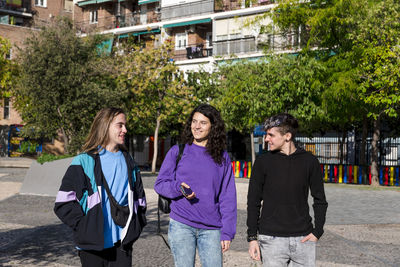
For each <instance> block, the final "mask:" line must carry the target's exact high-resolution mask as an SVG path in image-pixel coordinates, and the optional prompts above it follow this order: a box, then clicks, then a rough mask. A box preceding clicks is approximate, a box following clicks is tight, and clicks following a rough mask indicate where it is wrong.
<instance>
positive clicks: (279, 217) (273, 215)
mask: <svg viewBox="0 0 400 267" xmlns="http://www.w3.org/2000/svg"><path fill="white" fill-rule="evenodd" d="M309 190H311V195H312V197H313V199H314V204H313V208H314V226H313V224H312V219H311V216H310V214H309V206H308V195H309ZM261 203H262V212H261V217H260V208H261ZM327 207H328V203H327V202H326V199H325V192H324V184H323V180H322V172H321V167H320V164H319V162H318V159H317V158H316V157H315V156H313V155H312V154H311V153H309V152H306V151H305V150H303V149H300V148H297V150H296V151H295V152H294V153H293V154H291V155H285V154H283V153H281V152H277V151H272V152H267V153H266V154H263V155H261V156H260V157H258V158H257V160H256V161H255V163H254V167H253V170H252V174H251V178H250V184H249V191H248V196H247V227H248V230H247V233H248V235H249V236H254V235H256V234H257V233H258V234H264V235H271V236H279V237H289V236H302V235H308V234H309V233H313V234H314V235H315V237H317V238H320V237H321V236H322V234H323V232H324V230H323V227H324V224H325V215H326V210H327Z"/></svg>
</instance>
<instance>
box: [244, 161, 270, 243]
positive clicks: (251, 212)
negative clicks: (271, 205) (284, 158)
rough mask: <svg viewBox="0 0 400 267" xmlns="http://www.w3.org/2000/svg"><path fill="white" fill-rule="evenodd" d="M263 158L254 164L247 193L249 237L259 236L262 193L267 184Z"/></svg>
mask: <svg viewBox="0 0 400 267" xmlns="http://www.w3.org/2000/svg"><path fill="white" fill-rule="evenodd" d="M263 158H264V157H259V158H257V159H256V161H255V162H254V166H253V170H252V173H251V178H250V183H249V190H248V193H247V235H248V236H253V235H256V234H257V231H258V223H259V218H260V209H261V201H262V193H263V187H264V182H265V175H266V174H265V173H264V168H263V165H264V164H263V163H262V162H263Z"/></svg>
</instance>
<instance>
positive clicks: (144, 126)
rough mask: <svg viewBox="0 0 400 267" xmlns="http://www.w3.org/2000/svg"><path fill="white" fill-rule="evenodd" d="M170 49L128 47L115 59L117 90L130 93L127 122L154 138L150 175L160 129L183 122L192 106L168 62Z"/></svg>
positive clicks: (170, 46) (181, 80) (187, 91)
mask: <svg viewBox="0 0 400 267" xmlns="http://www.w3.org/2000/svg"><path fill="white" fill-rule="evenodd" d="M173 50H174V49H173V43H171V42H170V41H168V40H167V41H166V42H165V43H163V44H162V45H160V46H159V47H156V48H142V47H140V46H138V45H135V44H128V45H127V47H125V49H124V53H123V54H122V55H121V56H120V57H119V60H118V61H119V64H120V67H119V68H120V73H119V75H118V84H119V87H120V88H123V89H124V90H128V91H129V92H130V94H129V100H128V103H127V105H128V109H129V114H128V121H129V122H130V123H131V126H132V127H133V128H134V129H136V132H137V133H145V134H147V133H152V134H153V136H154V149H153V151H154V153H153V160H152V166H151V170H152V172H153V173H154V172H155V171H156V162H157V155H158V136H159V133H160V130H161V129H162V127H163V126H164V127H165V126H167V125H168V124H176V123H183V122H184V120H185V119H186V118H187V115H188V113H189V112H190V111H191V109H192V106H193V102H192V100H193V95H192V94H191V88H189V87H187V86H186V85H185V81H184V76H183V73H181V72H180V71H179V69H178V67H177V66H176V65H175V63H174V61H173V60H172V58H173ZM194 100H195V99H194Z"/></svg>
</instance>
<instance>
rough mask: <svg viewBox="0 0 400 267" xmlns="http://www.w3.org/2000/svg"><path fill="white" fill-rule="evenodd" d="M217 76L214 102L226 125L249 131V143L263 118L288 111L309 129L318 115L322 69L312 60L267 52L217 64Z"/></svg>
mask: <svg viewBox="0 0 400 267" xmlns="http://www.w3.org/2000/svg"><path fill="white" fill-rule="evenodd" d="M243 73H246V75H243ZM220 75H221V76H222V80H221V84H220V86H219V87H220V94H219V95H220V97H219V98H217V99H216V100H214V102H215V103H216V105H217V106H218V107H219V108H220V110H221V113H222V115H223V117H224V119H225V120H226V123H227V125H228V128H231V129H232V128H235V129H236V130H238V131H239V132H241V133H247V134H248V133H250V138H251V141H252V142H253V129H254V126H255V125H256V124H260V123H262V122H263V121H264V119H265V118H266V117H269V116H272V115H275V114H277V113H282V112H288V113H291V114H293V115H294V116H296V117H297V118H298V119H299V120H300V121H301V124H302V126H303V127H302V129H303V131H304V132H309V131H310V129H311V128H310V127H311V126H312V125H314V124H315V121H317V120H318V118H319V116H321V113H322V111H321V108H320V106H321V94H322V92H323V84H322V83H321V82H320V80H321V79H322V78H321V76H323V75H324V68H323V66H322V65H321V64H320V63H319V62H318V61H317V60H315V59H309V58H307V57H304V56H294V55H271V56H269V57H268V59H267V60H265V61H260V62H246V61H241V62H235V63H233V64H230V65H227V66H224V67H221V68H220ZM252 144H253V143H252ZM252 146H253V145H252ZM254 159H255V154H254V150H252V160H253V161H254Z"/></svg>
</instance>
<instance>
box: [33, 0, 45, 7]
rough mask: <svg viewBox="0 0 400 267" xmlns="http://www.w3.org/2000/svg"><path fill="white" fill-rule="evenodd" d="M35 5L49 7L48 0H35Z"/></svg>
mask: <svg viewBox="0 0 400 267" xmlns="http://www.w3.org/2000/svg"><path fill="white" fill-rule="evenodd" d="M35 6H40V7H47V0H35Z"/></svg>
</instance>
